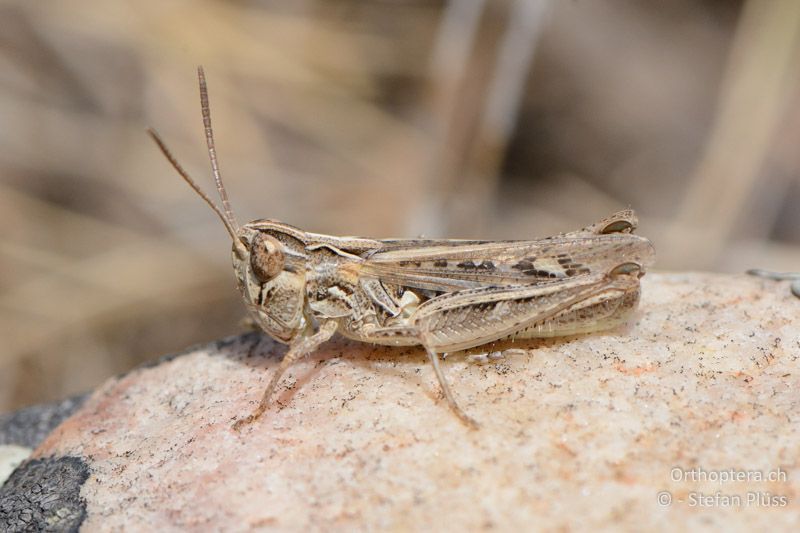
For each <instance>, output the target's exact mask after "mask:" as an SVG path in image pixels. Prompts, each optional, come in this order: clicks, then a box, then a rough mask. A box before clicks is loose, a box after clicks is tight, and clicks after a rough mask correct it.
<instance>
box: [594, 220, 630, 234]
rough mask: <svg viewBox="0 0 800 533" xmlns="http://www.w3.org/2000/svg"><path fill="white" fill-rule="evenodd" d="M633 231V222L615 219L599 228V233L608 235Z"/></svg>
mask: <svg viewBox="0 0 800 533" xmlns="http://www.w3.org/2000/svg"><path fill="white" fill-rule="evenodd" d="M631 231H633V224H631V223H630V222H628V221H627V220H616V221H614V222H612V223H611V224H609V225H608V226H606V227H605V228H603V229H602V230H600V234H601V235H608V234H609V233H630V232H631Z"/></svg>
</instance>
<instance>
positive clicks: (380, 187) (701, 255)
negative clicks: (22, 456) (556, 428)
mask: <svg viewBox="0 0 800 533" xmlns="http://www.w3.org/2000/svg"><path fill="white" fill-rule="evenodd" d="M198 64H202V65H204V67H205V69H206V74H207V76H208V83H209V90H210V97H211V107H212V114H213V117H214V120H215V134H216V139H217V149H218V152H219V157H220V164H221V168H222V172H223V175H224V177H225V179H226V182H227V187H228V191H229V194H230V195H231V198H232V202H233V205H234V209H235V211H236V214H237V215H238V218H239V221H240V222H244V221H247V220H250V219H254V218H267V217H268V218H277V219H280V220H283V221H286V222H289V223H291V224H294V225H297V226H299V227H301V228H303V229H307V230H310V231H316V232H323V233H333V234H343V235H365V236H374V237H390V236H393V237H413V236H418V235H424V236H426V237H471V238H532V237H538V236H544V235H548V234H552V233H555V232H560V231H566V230H571V229H575V228H577V227H580V226H582V225H585V224H587V223H589V222H592V221H593V220H595V219H597V218H600V217H603V216H605V215H608V214H610V213H611V212H613V211H615V210H617V209H621V208H625V207H628V206H631V207H633V208H635V209H636V211H637V212H638V214H639V216H640V220H641V226H640V230H639V233H640V234H642V235H645V236H648V237H650V238H651V239H652V240H653V241H654V243H655V246H656V249H657V251H658V268H660V269H669V270H698V269H699V270H714V271H723V272H742V271H744V270H745V269H747V268H751V267H764V268H772V269H782V270H800V209H798V205H799V204H800V186H799V184H800V182H799V181H798V171H800V150H798V147H799V146H800V145H799V144H798V143H799V142H800V91H799V90H798V76H800V2H797V1H795V0H746V1H734V0H724V1H723V0H673V1H671V2H640V1H634V0H628V1H626V0H618V1H614V2H605V1H599V0H573V1H566V0H565V1H556V0H551V1H546V0H507V1H504V0H500V1H491V2H490V1H479V0H458V1H455V0H453V1H422V0H420V1H399V0H398V1H389V0H386V1H372V2H366V1H343V0H296V1H293V2H277V1H247V0H238V1H227V2H225V1H211V0H192V1H189V0H160V1H153V0H137V1H132V0H128V1H124V0H110V1H106V2H92V1H88V0H61V1H59V2H29V1H23V0H4V1H2V2H0V221H1V227H2V232H0V338H2V344H0V412H2V411H7V410H10V409H14V408H17V407H20V406H23V405H27V404H30V403H34V402H41V401H48V400H53V399H59V398H62V397H64V396H66V395H68V394H72V393H76V392H82V391H86V390H90V389H92V388H93V387H95V386H97V385H98V384H99V383H101V382H102V381H103V380H104V379H106V378H107V377H109V376H111V375H114V374H115V373H118V372H122V371H124V370H127V369H130V368H131V367H133V366H135V365H137V364H139V363H140V362H142V361H144V360H147V359H152V358H154V357H157V356H159V355H161V354H165V353H169V352H174V351H178V350H181V349H183V348H185V347H187V346H188V345H191V344H196V343H201V342H206V341H210V340H213V339H216V338H219V337H222V336H225V335H230V334H234V333H236V332H238V331H240V327H239V325H238V324H239V321H240V319H241V318H242V317H244V314H245V312H244V308H243V306H242V305H241V302H240V297H239V295H238V293H237V291H236V289H235V287H234V278H233V273H232V270H231V267H230V243H229V238H228V235H227V234H226V233H225V230H224V228H223V227H222V225H221V224H220V222H219V220H218V219H217V218H216V217H215V216H214V214H213V213H212V212H211V211H210V210H209V209H208V208H207V207H206V206H205V205H204V204H203V202H202V201H201V200H200V199H199V198H197V197H196V196H195V194H194V193H193V192H192V191H191V190H190V189H189V188H188V187H187V186H186V184H184V183H183V182H182V181H181V180H180V179H179V178H178V176H177V175H176V174H175V173H174V172H173V171H172V169H171V168H170V167H169V165H168V163H167V162H166V161H165V160H164V158H163V157H162V156H161V154H160V153H159V152H158V150H157V149H156V147H155V146H154V145H153V144H152V142H151V141H150V139H149V138H148V137H147V135H146V134H145V128H146V127H147V126H153V127H155V128H157V129H158V130H159V131H160V133H161V134H162V136H163V137H164V138H165V140H166V141H167V142H168V143H169V145H170V146H171V148H172V149H173V151H174V152H175V154H176V156H177V157H178V158H179V160H180V161H181V162H182V163H183V164H184V166H185V167H186V168H187V169H188V170H189V171H190V172H191V173H192V174H193V175H194V176H195V178H196V179H197V180H198V181H199V182H200V183H201V184H202V185H203V186H204V187H205V188H206V189H207V190H208V191H209V192H213V186H212V182H211V178H210V172H209V165H208V161H207V155H206V149H205V144H204V138H203V130H202V125H201V120H200V108H199V102H198V93H197V85H196V83H197V82H196V77H195V66H196V65H198ZM787 290H788V289H787Z"/></svg>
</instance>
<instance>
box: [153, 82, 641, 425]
mask: <svg viewBox="0 0 800 533" xmlns="http://www.w3.org/2000/svg"><path fill="white" fill-rule="evenodd" d="M198 81H199V87H200V104H201V110H202V116H203V125H204V127H205V137H206V144H207V146H208V154H209V159H210V161H211V169H212V173H213V176H214V181H215V183H216V188H217V192H218V193H219V197H220V201H221V203H222V207H221V208H220V207H218V206H217V205H216V204H215V203H214V201H212V200H211V199H210V198H209V196H208V195H207V194H206V193H205V192H203V190H202V189H201V188H200V187H199V186H198V185H197V184H196V182H195V181H194V180H193V179H192V178H191V177H190V176H189V174H188V173H187V172H186V171H185V170H184V169H183V168H182V167H181V165H180V164H179V163H178V161H177V160H176V159H175V157H174V156H173V155H172V153H171V152H170V151H169V149H168V148H167V147H166V145H165V144H164V141H163V140H162V139H161V138H160V137H159V135H158V134H157V133H156V132H155V131H154V130H152V129H151V130H148V133H149V134H150V135H151V137H152V138H153V140H155V142H156V144H157V145H158V147H159V148H160V149H161V151H162V152H163V154H164V155H165V157H166V158H167V159H168V160H169V162H170V163H171V164H172V166H173V167H174V168H175V170H176V171H177V172H178V174H180V176H181V177H182V178H183V179H184V180H185V181H186V183H188V184H189V186H190V187H191V188H192V189H194V191H195V192H196V193H197V194H198V195H199V196H200V197H201V198H202V199H203V200H204V201H205V202H206V203H207V204H208V205H209V206H210V207H211V209H212V210H213V211H214V212H215V213H216V214H217V216H218V217H219V218H220V220H221V221H222V224H223V225H224V226H225V229H226V230H227V231H228V233H229V234H230V236H231V240H232V241H233V244H232V254H231V255H232V260H233V268H234V271H235V273H236V281H237V284H238V287H239V290H240V291H241V294H242V297H243V299H244V303H245V305H246V307H247V309H248V310H249V314H250V317H251V318H252V320H253V321H254V322H255V323H256V324H257V325H258V326H259V327H260V328H261V329H262V330H263V331H265V332H266V333H267V334H269V336H271V337H272V338H274V339H276V340H278V341H280V342H282V343H285V344H288V345H289V348H288V351H287V352H286V354H285V355H284V357H283V359H282V361H281V362H280V365H279V366H278V368H277V369H276V370H275V371H274V373H273V374H272V377H271V379H270V381H269V384H268V385H267V387H266V389H265V390H264V393H263V394H262V397H261V401H260V402H259V404H258V406H257V407H256V408H255V410H254V411H253V412H252V413H251V414H250V415H248V416H246V417H245V418H241V419H239V420H237V421H236V422H235V423H234V425H233V427H234V429H235V430H238V429H240V428H242V427H243V426H245V425H247V424H250V423H252V422H254V421H256V420H258V419H259V417H261V415H262V414H263V413H264V412H265V411H266V409H267V408H268V407H269V405H270V399H271V398H272V395H273V393H274V391H275V389H276V387H277V385H278V384H279V382H280V379H281V376H282V375H283V373H284V372H285V371H286V369H287V368H289V367H290V366H291V365H292V363H294V362H295V361H297V360H298V359H300V358H302V357H304V356H306V355H308V354H310V353H312V352H313V351H314V350H316V349H317V347H318V346H319V345H320V344H321V343H323V342H325V341H327V340H328V339H330V338H331V337H332V336H333V335H334V333H336V332H338V333H339V334H341V335H344V336H345V337H349V338H351V339H356V340H358V341H363V342H369V343H374V344H384V345H392V346H408V345H421V346H422V347H423V348H424V349H425V351H426V353H427V356H428V359H429V360H430V363H431V365H432V367H433V371H434V373H435V374H436V377H437V379H438V381H439V385H440V387H441V391H442V393H443V395H444V398H445V399H446V400H447V403H448V404H449V406H450V408H451V409H452V411H453V412H454V413H455V414H456V415H457V416H458V417H459V418H460V419H461V420H462V421H463V422H465V423H466V424H467V425H469V426H473V427H477V423H476V422H475V421H474V420H473V419H472V418H470V417H469V416H467V414H466V413H465V412H464V411H463V410H462V409H461V407H459V405H458V403H457V402H456V399H455V397H454V396H453V393H452V392H451V391H450V387H449V386H448V384H447V380H446V379H445V375H444V373H443V372H442V369H441V367H440V365H439V354H443V353H447V352H453V351H458V350H464V349H468V348H472V347H476V346H481V345H484V344H487V343H490V342H493V341H498V340H503V339H514V338H517V339H528V338H534V337H552V336H563V335H574V334H579V333H590V332H594V331H598V330H604V329H608V328H611V327H614V326H617V325H619V324H622V323H624V322H625V320H626V318H627V317H628V316H629V315H630V314H631V313H632V312H633V311H634V309H635V308H636V306H637V304H638V301H639V295H640V290H641V289H640V283H639V279H640V278H641V277H642V276H643V275H644V272H645V268H646V267H648V266H650V265H651V264H652V263H653V262H654V255H655V252H654V249H653V246H652V244H651V243H650V241H649V240H647V239H645V238H644V237H639V236H636V235H633V234H632V232H633V231H634V230H635V229H636V225H637V219H636V215H635V214H634V213H633V211H631V210H624V211H620V212H618V213H615V214H613V215H611V216H610V217H607V218H604V219H602V220H600V221H599V222H596V223H594V224H591V225H589V226H587V227H585V228H583V229H580V230H577V231H572V232H569V233H563V234H560V235H556V236H553V237H546V238H543V239H536V240H516V241H478V240H451V239H447V240H429V239H370V238H362V237H336V236H332V235H324V234H319V233H311V232H307V231H303V230H301V229H298V228H296V227H294V226H291V225H289V224H285V223H283V222H279V221H276V220H268V219H262V220H254V221H253V222H249V223H247V224H245V225H244V226H239V224H238V223H237V221H236V218H235V216H234V214H233V210H232V209H231V206H230V202H229V200H228V195H227V192H226V190H225V187H224V185H223V182H222V177H221V175H220V170H219V165H218V162H217V152H216V148H215V145H214V135H213V132H212V129H211V114H210V110H209V105H208V89H207V86H206V80H205V75H204V73H203V69H202V67H200V68H198Z"/></svg>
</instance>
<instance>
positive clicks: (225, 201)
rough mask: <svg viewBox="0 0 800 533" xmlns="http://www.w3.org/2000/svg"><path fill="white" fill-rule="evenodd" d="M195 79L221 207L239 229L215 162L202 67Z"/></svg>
mask: <svg viewBox="0 0 800 533" xmlns="http://www.w3.org/2000/svg"><path fill="white" fill-rule="evenodd" d="M197 81H198V82H199V84H200V110H201V111H202V113H203V126H204V127H205V131H206V145H208V158H209V159H210V160H211V172H213V174H214V182H215V183H216V184H217V192H219V197H220V200H222V209H224V210H225V218H227V219H228V223H229V224H230V225H231V227H232V228H234V229H235V230H237V231H238V230H239V226H238V224H236V217H234V216H233V209H231V203H230V202H229V201H228V193H227V191H225V185H224V184H223V183H222V175H221V174H220V173H219V163H218V162H217V149H216V147H215V146H214V131H213V130H212V129H211V108H210V107H209V105H208V86H207V85H206V74H205V72H203V67H201V66H200V67H197Z"/></svg>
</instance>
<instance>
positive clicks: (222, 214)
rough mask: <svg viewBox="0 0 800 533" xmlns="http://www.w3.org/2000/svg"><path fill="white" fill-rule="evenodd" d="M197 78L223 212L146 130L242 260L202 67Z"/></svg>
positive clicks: (155, 135) (244, 252) (153, 133)
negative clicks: (210, 212) (222, 228)
mask: <svg viewBox="0 0 800 533" xmlns="http://www.w3.org/2000/svg"><path fill="white" fill-rule="evenodd" d="M197 77H198V80H199V82H200V107H201V109H202V112H203V126H204V127H205V133H206V144H207V145H208V155H209V158H210V159H211V170H212V172H213V173H214V182H215V183H216V185H217V191H218V192H219V196H220V199H221V200H222V207H223V209H224V211H223V210H222V209H220V208H219V207H218V206H217V204H215V203H214V201H213V200H212V199H211V198H209V197H208V195H207V194H206V193H205V192H204V191H203V189H201V188H200V186H199V185H198V184H197V183H196V182H195V181H194V180H193V179H192V177H191V176H190V175H189V173H188V172H186V170H184V168H183V167H182V166H181V164H180V163H178V160H177V159H176V158H175V156H173V155H172V152H170V150H169V148H167V145H166V143H165V142H164V141H163V140H162V139H161V136H160V135H159V134H158V133H157V132H156V131H155V130H154V129H152V128H148V129H147V133H148V134H149V135H150V137H152V138H153V140H154V141H155V142H156V144H157V145H158V148H159V149H160V150H161V153H163V154H164V157H166V158H167V160H168V161H169V162H170V164H171V165H172V167H173V168H174V169H175V170H176V171H177V172H178V174H179V175H180V176H181V178H183V181H185V182H186V183H188V184H189V187H191V188H192V189H193V190H194V192H196V193H197V195H198V196H200V198H202V199H203V200H204V201H205V202H206V203H207V204H208V206H209V207H210V208H211V209H212V210H213V211H214V212H215V213H216V214H217V216H218V217H219V219H220V220H221V221H222V224H223V225H224V226H225V229H226V230H227V231H228V233H229V234H230V236H231V239H232V240H233V245H234V247H235V249H236V255H238V256H239V257H241V258H244V257H247V249H246V248H245V246H244V244H242V242H241V241H240V240H239V237H238V235H237V233H238V232H239V225H238V224H237V223H236V218H235V217H234V215H233V210H232V209H231V205H230V202H229V201H228V194H227V192H226V191H225V185H224V184H223V183H222V176H221V175H220V173H219V164H218V163H217V151H216V148H215V147H214V134H213V132H212V130H211V113H210V111H209V106H208V88H207V87H206V78H205V74H204V73H203V67H198V68H197Z"/></svg>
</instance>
